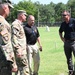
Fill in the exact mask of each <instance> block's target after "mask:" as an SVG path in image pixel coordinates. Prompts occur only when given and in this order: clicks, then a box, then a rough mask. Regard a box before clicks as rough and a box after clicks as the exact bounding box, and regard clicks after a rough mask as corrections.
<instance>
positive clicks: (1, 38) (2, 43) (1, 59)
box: [0, 0, 17, 75]
mask: <svg viewBox="0 0 75 75" xmlns="http://www.w3.org/2000/svg"><path fill="white" fill-rule="evenodd" d="M10 8H13V6H12V5H11V1H9V0H0V75H12V64H13V63H14V52H13V48H12V44H11V27H10V25H9V23H8V22H7V21H6V20H5V18H6V17H7V16H8V15H9V12H10ZM13 70H14V71H17V66H16V64H15V66H14V68H13Z"/></svg>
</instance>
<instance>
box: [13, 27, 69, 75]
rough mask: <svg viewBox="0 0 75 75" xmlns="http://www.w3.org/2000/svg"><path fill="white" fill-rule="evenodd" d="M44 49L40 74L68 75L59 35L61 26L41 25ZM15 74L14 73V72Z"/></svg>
mask: <svg viewBox="0 0 75 75" xmlns="http://www.w3.org/2000/svg"><path fill="white" fill-rule="evenodd" d="M38 29H39V33H40V37H41V43H42V46H43V51H42V52H40V61H41V62H40V68H39V75H68V73H67V72H68V69H67V63H66V57H65V54H64V49H63V42H62V41H61V40H60V37H59V32H58V30H59V27H50V31H49V32H47V31H46V28H45V27H39V28H38ZM13 75H14V74H13Z"/></svg>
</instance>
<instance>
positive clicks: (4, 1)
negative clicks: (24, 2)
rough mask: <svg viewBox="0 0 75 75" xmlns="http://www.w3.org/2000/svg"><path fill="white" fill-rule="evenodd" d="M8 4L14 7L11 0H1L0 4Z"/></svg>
mask: <svg viewBox="0 0 75 75" xmlns="http://www.w3.org/2000/svg"><path fill="white" fill-rule="evenodd" d="M3 3H5V4H7V5H8V6H9V7H10V8H14V7H13V5H12V3H11V0H0V4H3Z"/></svg>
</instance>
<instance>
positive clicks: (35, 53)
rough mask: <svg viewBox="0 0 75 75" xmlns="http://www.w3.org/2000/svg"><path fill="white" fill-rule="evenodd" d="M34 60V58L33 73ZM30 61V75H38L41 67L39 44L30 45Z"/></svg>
mask: <svg viewBox="0 0 75 75" xmlns="http://www.w3.org/2000/svg"><path fill="white" fill-rule="evenodd" d="M32 58H33V66H34V68H33V72H32ZM28 61H29V69H30V75H32V73H33V75H38V70H39V65H40V56H39V49H38V46H37V44H35V45H28Z"/></svg>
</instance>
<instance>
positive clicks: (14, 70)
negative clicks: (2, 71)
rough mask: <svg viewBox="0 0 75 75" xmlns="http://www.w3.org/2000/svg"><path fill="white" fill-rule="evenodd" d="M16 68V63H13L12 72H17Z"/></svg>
mask: <svg viewBox="0 0 75 75" xmlns="http://www.w3.org/2000/svg"><path fill="white" fill-rule="evenodd" d="M17 70H18V68H17V65H16V64H15V65H14V66H13V68H12V72H17Z"/></svg>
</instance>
